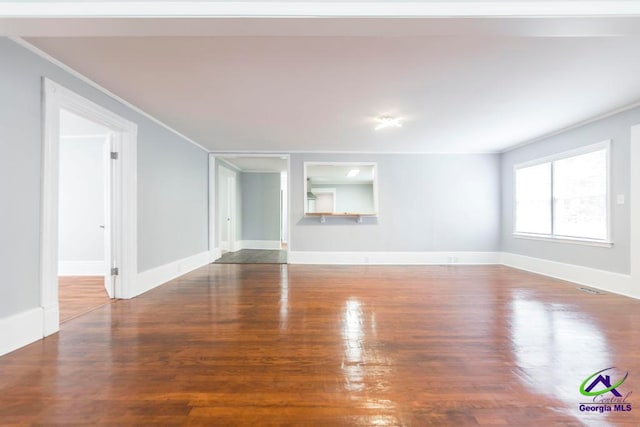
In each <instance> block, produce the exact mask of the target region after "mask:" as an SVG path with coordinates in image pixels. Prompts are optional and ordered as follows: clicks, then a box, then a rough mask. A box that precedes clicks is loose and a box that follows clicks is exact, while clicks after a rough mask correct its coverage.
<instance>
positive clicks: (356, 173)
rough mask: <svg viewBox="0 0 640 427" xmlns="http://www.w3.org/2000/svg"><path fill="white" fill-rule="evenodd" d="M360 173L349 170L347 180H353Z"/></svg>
mask: <svg viewBox="0 0 640 427" xmlns="http://www.w3.org/2000/svg"><path fill="white" fill-rule="evenodd" d="M359 173H360V169H351V170H350V171H349V173H348V174H347V178H353V177H354V176H356V175H358V174H359Z"/></svg>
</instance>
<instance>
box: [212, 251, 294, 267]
mask: <svg viewBox="0 0 640 427" xmlns="http://www.w3.org/2000/svg"><path fill="white" fill-rule="evenodd" d="M286 263H287V251H283V250H266V249H242V250H239V251H235V252H226V253H224V254H223V255H222V257H220V258H219V259H218V260H216V264H286Z"/></svg>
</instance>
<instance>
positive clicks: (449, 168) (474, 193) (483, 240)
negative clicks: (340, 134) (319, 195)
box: [290, 154, 500, 252]
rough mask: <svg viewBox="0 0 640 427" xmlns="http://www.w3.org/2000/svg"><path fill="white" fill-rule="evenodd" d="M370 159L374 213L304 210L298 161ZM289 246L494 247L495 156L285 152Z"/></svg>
mask: <svg viewBox="0 0 640 427" xmlns="http://www.w3.org/2000/svg"><path fill="white" fill-rule="evenodd" d="M305 161H318V162H325V161H328V162H332V161H335V162H349V161H353V162H377V163H378V171H377V173H378V185H379V189H378V200H379V209H378V210H379V214H378V218H377V220H376V219H366V220H365V223H364V224H356V222H355V220H354V219H353V218H328V219H327V222H326V223H325V224H321V223H320V222H319V220H318V218H305V217H304V210H303V208H304V182H303V180H304V178H303V162H305ZM290 196H291V242H290V244H291V245H292V247H291V249H292V250H294V251H383V252H386V251H498V250H499V249H500V228H499V227H500V225H499V220H500V210H499V208H500V156H499V155H497V154H477V155H475V154H474V155H429V154H423V155H414V154H377V155H374V154H292V155H291V194H290Z"/></svg>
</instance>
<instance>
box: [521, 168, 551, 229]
mask: <svg viewBox="0 0 640 427" xmlns="http://www.w3.org/2000/svg"><path fill="white" fill-rule="evenodd" d="M516 231H517V232H520V233H536V234H551V163H542V164H540V165H536V166H530V167H526V168H520V169H517V170H516Z"/></svg>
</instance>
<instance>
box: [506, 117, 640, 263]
mask: <svg viewBox="0 0 640 427" xmlns="http://www.w3.org/2000/svg"><path fill="white" fill-rule="evenodd" d="M639 123H640V108H635V109H632V110H628V111H625V112H622V113H619V114H616V115H614V116H611V117H607V118H605V119H602V120H599V121H596V122H593V123H589V124H587V125H584V126H581V127H579V128H576V129H573V130H570V131H567V132H564V133H561V134H558V135H555V136H552V137H550V138H547V139H545V140H542V141H539V142H536V143H533V144H528V145H525V146H523V147H521V148H517V149H514V150H512V151H509V152H506V153H504V154H503V155H502V195H503V197H502V250H503V251H505V252H512V253H515V254H520V255H527V256H532V257H537V258H543V259H548V260H552V261H557V262H562V263H567V264H575V265H581V266H585V267H591V268H596V269H601V270H607V271H612V272H617V273H629V269H630V259H629V257H630V252H629V251H630V247H629V245H630V243H629V233H630V210H629V190H630V187H629V186H630V164H629V154H630V136H631V135H630V130H629V128H630V127H631V126H632V125H636V124H639ZM607 139H611V194H612V196H613V197H612V198H611V200H612V201H611V227H612V229H611V232H612V236H611V237H612V240H613V243H614V245H613V247H612V248H602V247H594V246H582V245H575V244H567V243H560V242H546V241H537V240H527V239H521V238H515V237H513V215H514V207H513V205H514V201H513V195H514V174H513V167H514V166H515V165H517V164H519V163H522V162H526V161H528V160H534V159H537V158H541V157H545V156H549V155H553V154H557V153H562V152H564V151H568V150H572V149H574V148H578V147H581V146H585V145H590V144H594V143H597V142H601V141H604V140H607ZM617 194H624V195H626V199H627V203H626V204H624V205H617V204H615V196H616V195H617Z"/></svg>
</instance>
